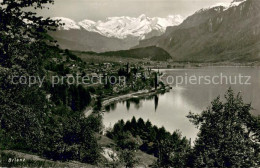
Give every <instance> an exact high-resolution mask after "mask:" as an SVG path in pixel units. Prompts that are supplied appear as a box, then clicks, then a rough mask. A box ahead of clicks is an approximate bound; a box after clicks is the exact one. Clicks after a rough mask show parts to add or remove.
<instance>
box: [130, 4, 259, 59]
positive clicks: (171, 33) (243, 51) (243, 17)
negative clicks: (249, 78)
mask: <svg viewBox="0 0 260 168" xmlns="http://www.w3.org/2000/svg"><path fill="white" fill-rule="evenodd" d="M259 11H260V1H259V0H235V1H233V2H232V3H231V4H230V5H223V4H221V5H216V6H213V7H210V8H205V9H201V10H199V11H197V12H196V13H194V14H193V15H191V16H190V17H188V18H187V19H185V20H184V21H183V23H182V24H180V25H179V26H173V27H168V28H167V30H166V33H164V34H163V35H162V36H159V37H153V38H151V39H146V40H142V41H140V43H139V45H138V46H136V47H135V48H142V47H148V46H157V47H160V48H163V49H164V50H165V51H167V52H168V53H169V54H170V55H171V56H172V57H173V59H174V60H176V61H193V62H218V61H232V62H252V61H259V60H260V12H259Z"/></svg>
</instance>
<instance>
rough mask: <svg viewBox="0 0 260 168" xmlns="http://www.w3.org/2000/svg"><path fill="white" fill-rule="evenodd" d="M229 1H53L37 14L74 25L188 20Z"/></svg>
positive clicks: (229, 0)
mask: <svg viewBox="0 0 260 168" xmlns="http://www.w3.org/2000/svg"><path fill="white" fill-rule="evenodd" d="M231 1H232V0H55V5H51V6H50V9H49V10H43V11H39V13H40V14H42V15H44V16H45V17H46V16H50V17H54V16H62V17H68V18H71V19H73V20H75V21H81V20H83V19H91V20H95V21H96V20H104V19H105V18H107V17H111V16H132V17H137V16H139V15H141V14H145V15H147V16H149V17H155V16H159V17H166V16H168V15H175V14H180V15H182V16H184V17H187V16H189V15H191V14H193V13H194V12H195V11H197V10H199V9H201V8H203V7H208V6H211V5H214V4H216V3H222V2H223V3H227V2H231Z"/></svg>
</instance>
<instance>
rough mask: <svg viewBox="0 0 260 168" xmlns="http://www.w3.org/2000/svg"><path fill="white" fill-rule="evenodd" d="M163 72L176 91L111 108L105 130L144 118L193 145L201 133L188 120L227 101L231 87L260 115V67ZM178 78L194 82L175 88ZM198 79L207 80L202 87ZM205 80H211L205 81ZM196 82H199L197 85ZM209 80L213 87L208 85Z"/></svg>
mask: <svg viewBox="0 0 260 168" xmlns="http://www.w3.org/2000/svg"><path fill="white" fill-rule="evenodd" d="M156 71H157V70H156ZM160 72H161V73H163V74H164V75H163V76H164V78H163V80H164V81H166V82H168V83H169V84H170V85H171V86H172V87H173V88H172V90H171V91H170V92H167V93H165V94H161V95H158V96H153V97H149V98H146V99H141V100H135V101H123V102H118V103H116V104H113V105H111V106H110V110H108V111H107V112H105V113H104V116H103V123H104V125H105V127H112V126H113V125H114V124H115V123H116V122H117V121H118V120H120V119H123V120H125V121H127V120H130V119H131V118H132V117H133V116H135V117H136V119H138V118H143V119H144V120H145V121H146V120H148V119H149V120H150V121H151V122H152V124H153V125H157V126H158V127H161V126H164V127H165V129H166V130H167V131H170V132H173V131H174V130H180V131H181V132H182V135H183V136H186V137H187V138H191V140H192V142H193V141H194V140H195V138H196V134H197V133H198V130H197V129H196V128H195V126H194V125H192V124H191V123H190V122H189V120H188V118H186V116H187V115H188V114H189V112H190V111H191V112H193V113H200V112H201V111H203V110H205V109H206V108H207V107H208V106H209V105H210V102H211V101H212V100H213V99H215V98H216V97H217V96H219V95H220V96H221V99H224V96H223V95H224V94H225V92H226V91H227V89H228V88H229V87H232V89H233V90H234V91H235V92H236V93H238V92H241V94H242V96H243V99H244V102H246V103H252V107H253V108H254V110H252V114H254V115H259V114H260V94H259V93H260V68H259V67H204V68H194V69H170V70H169V69H161V70H160ZM177 76H178V77H179V79H180V77H183V79H184V81H185V78H186V79H190V78H191V76H193V80H192V81H191V82H189V81H188V82H187V81H186V82H183V83H182V84H179V85H178V86H176V82H177V81H176V77H177ZM194 76H195V77H194ZM199 76H202V77H204V78H205V79H204V80H203V79H202V80H201V83H200V84H199V82H198V78H199ZM205 76H208V78H207V79H206V77H205ZM216 76H217V77H216ZM239 76H240V79H241V80H240V81H239ZM249 77H250V79H249ZM194 78H197V83H196V82H195V80H194ZM247 78H248V79H247ZM172 79H175V80H172ZM209 79H210V81H211V82H212V83H209ZM221 79H222V81H221ZM173 81H174V82H173ZM180 81H181V80H180ZM180 81H178V83H180ZM213 82H214V83H213ZM227 82H228V83H227ZM235 82H236V84H235Z"/></svg>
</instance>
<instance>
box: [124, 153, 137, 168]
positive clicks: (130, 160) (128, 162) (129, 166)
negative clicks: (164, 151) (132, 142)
mask: <svg viewBox="0 0 260 168" xmlns="http://www.w3.org/2000/svg"><path fill="white" fill-rule="evenodd" d="M119 158H120V160H121V162H122V163H123V164H124V166H125V167H126V168H133V167H134V166H135V165H136V164H138V162H139V161H138V159H136V158H135V153H134V151H132V150H128V149H125V150H122V151H121V154H120V155H119Z"/></svg>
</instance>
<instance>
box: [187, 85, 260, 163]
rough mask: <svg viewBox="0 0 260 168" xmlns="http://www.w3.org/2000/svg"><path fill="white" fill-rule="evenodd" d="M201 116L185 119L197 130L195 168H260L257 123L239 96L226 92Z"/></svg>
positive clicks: (248, 106) (230, 91)
mask: <svg viewBox="0 0 260 168" xmlns="http://www.w3.org/2000/svg"><path fill="white" fill-rule="evenodd" d="M225 99H226V102H221V101H220V97H218V98H217V99H215V100H214V101H213V102H212V106H211V107H210V108H208V109H207V110H205V111H203V112H202V113H201V114H192V113H190V115H189V116H188V118H190V119H191V121H192V122H193V123H194V124H195V125H196V126H197V127H199V129H200V132H199V134H198V138H197V140H196V141H195V146H194V151H193V152H194V153H193V157H194V161H193V166H194V167H255V166H256V167H257V166H259V161H260V160H259V153H260V152H259V149H260V148H259V140H260V139H259V130H260V127H259V122H258V123H257V118H256V117H254V116H252V114H250V110H251V109H252V108H251V104H245V103H244V102H243V100H242V97H241V95H240V94H238V95H234V93H233V91H232V90H231V89H229V90H228V91H227V94H226V95H225Z"/></svg>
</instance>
